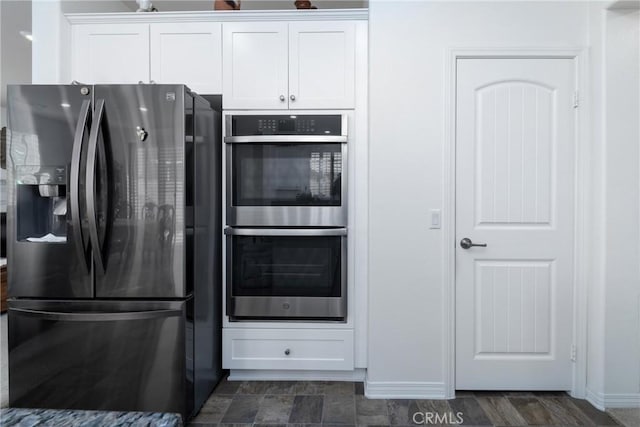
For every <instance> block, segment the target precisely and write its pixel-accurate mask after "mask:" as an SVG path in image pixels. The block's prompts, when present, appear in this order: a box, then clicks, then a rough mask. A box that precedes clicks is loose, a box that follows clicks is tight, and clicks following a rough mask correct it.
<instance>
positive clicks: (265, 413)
mask: <svg viewBox="0 0 640 427" xmlns="http://www.w3.org/2000/svg"><path fill="white" fill-rule="evenodd" d="M460 421H461V422H460ZM416 425H467V426H527V425H536V426H594V427H596V426H598V427H599V426H615V425H619V424H618V423H617V422H616V421H615V420H614V419H613V418H612V417H611V416H609V414H607V413H605V412H602V411H599V410H597V409H596V408H594V407H593V406H592V405H591V404H590V403H589V402H587V401H586V400H579V399H573V398H572V397H570V396H569V395H567V394H566V393H564V392H495V391H487V392H480V391H473V392H471V391H459V392H457V393H456V398H455V399H451V400H410V399H367V398H366V397H365V396H364V387H363V384H362V383H353V382H334V381H241V382H235V381H227V380H226V379H225V380H223V381H222V382H221V383H220V384H219V385H218V387H217V388H216V390H215V391H214V392H213V394H212V395H211V397H210V398H209V399H208V400H207V402H206V403H205V405H204V406H203V407H202V409H201V410H200V412H199V413H198V414H197V416H196V417H195V418H193V419H192V420H191V421H190V423H189V424H188V426H191V427H211V426H220V427H244V426H246V427H321V426H334V427H335V426H339V427H350V426H416Z"/></svg>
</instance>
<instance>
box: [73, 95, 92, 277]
mask: <svg viewBox="0 0 640 427" xmlns="http://www.w3.org/2000/svg"><path fill="white" fill-rule="evenodd" d="M90 118H91V101H89V100H84V101H82V106H81V107H80V117H79V119H78V124H77V125H76V133H75V137H74V139H73V150H72V154H71V174H70V175H71V176H70V180H71V182H70V183H69V184H70V193H71V194H70V202H71V226H72V229H73V240H74V243H75V247H76V252H77V255H78V258H79V259H80V260H81V262H80V264H81V265H82V269H83V270H84V272H85V273H87V274H88V273H89V261H88V257H87V250H86V249H87V248H85V246H84V238H83V235H82V225H81V223H80V221H81V220H80V161H81V157H82V145H83V141H84V137H85V131H86V129H87V123H88V122H89V120H90Z"/></svg>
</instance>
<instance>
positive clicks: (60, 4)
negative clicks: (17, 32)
mask: <svg viewBox="0 0 640 427" xmlns="http://www.w3.org/2000/svg"><path fill="white" fill-rule="evenodd" d="M32 9H33V12H32V25H33V30H32V32H33V61H32V62H33V72H32V79H33V83H39V84H55V83H71V78H70V76H71V52H70V46H69V40H71V34H70V32H71V26H70V24H69V21H67V19H66V18H65V17H64V14H65V13H83V12H96V13H108V12H131V9H129V8H128V7H127V6H126V5H125V3H124V2H122V1H119V0H82V1H81V0H34V1H33V7H32Z"/></svg>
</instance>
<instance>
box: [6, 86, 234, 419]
mask: <svg viewBox="0 0 640 427" xmlns="http://www.w3.org/2000/svg"><path fill="white" fill-rule="evenodd" d="M7 120H8V136H7V138H8V153H7V159H8V173H9V175H8V176H9V179H8V183H9V185H8V187H9V197H8V226H7V234H8V239H7V245H8V262H9V266H8V273H9V297H10V299H9V319H8V320H9V404H10V406H13V407H39V408H65V409H102V410H119V411H156V412H178V413H181V414H182V415H183V416H184V417H185V418H188V417H189V416H190V415H192V414H193V413H194V412H195V411H197V410H198V408H199V407H200V406H201V405H202V404H203V403H204V401H205V400H206V398H207V397H208V395H209V394H210V392H211V390H212V388H213V387H214V385H215V383H216V382H217V381H218V380H219V379H220V376H221V356H220V345H221V344H220V342H221V341H220V334H221V325H220V323H221V319H220V313H219V310H220V306H221V301H220V300H221V293H220V288H221V283H219V278H220V277H221V264H220V260H221V245H220V244H219V242H220V240H221V236H220V230H221V228H222V224H221V215H220V211H221V206H220V203H221V202H220V200H221V194H220V191H219V190H218V188H220V186H221V179H222V176H221V145H222V144H221V141H220V140H219V138H220V136H221V135H220V133H221V132H220V130H221V129H220V126H221V122H220V114H219V112H215V111H214V110H212V108H211V106H210V104H209V103H208V102H207V101H206V100H204V99H203V98H202V97H200V96H198V95H196V94H195V93H192V92H190V91H189V89H188V88H186V87H185V86H182V85H104V86H98V85H96V86H83V85H71V86H53V85H48V86H47V85H24V86H9V88H8V114H7Z"/></svg>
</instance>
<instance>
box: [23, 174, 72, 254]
mask: <svg viewBox="0 0 640 427" xmlns="http://www.w3.org/2000/svg"><path fill="white" fill-rule="evenodd" d="M34 169H37V170H34ZM66 183H67V168H66V167H65V166H50V167H47V166H36V167H33V166H31V167H30V166H18V167H17V168H16V184H17V185H16V192H17V194H16V196H17V197H16V205H17V206H16V208H17V215H16V228H17V230H16V231H17V240H18V241H27V242H50V243H55V242H66V241H67V186H66Z"/></svg>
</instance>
